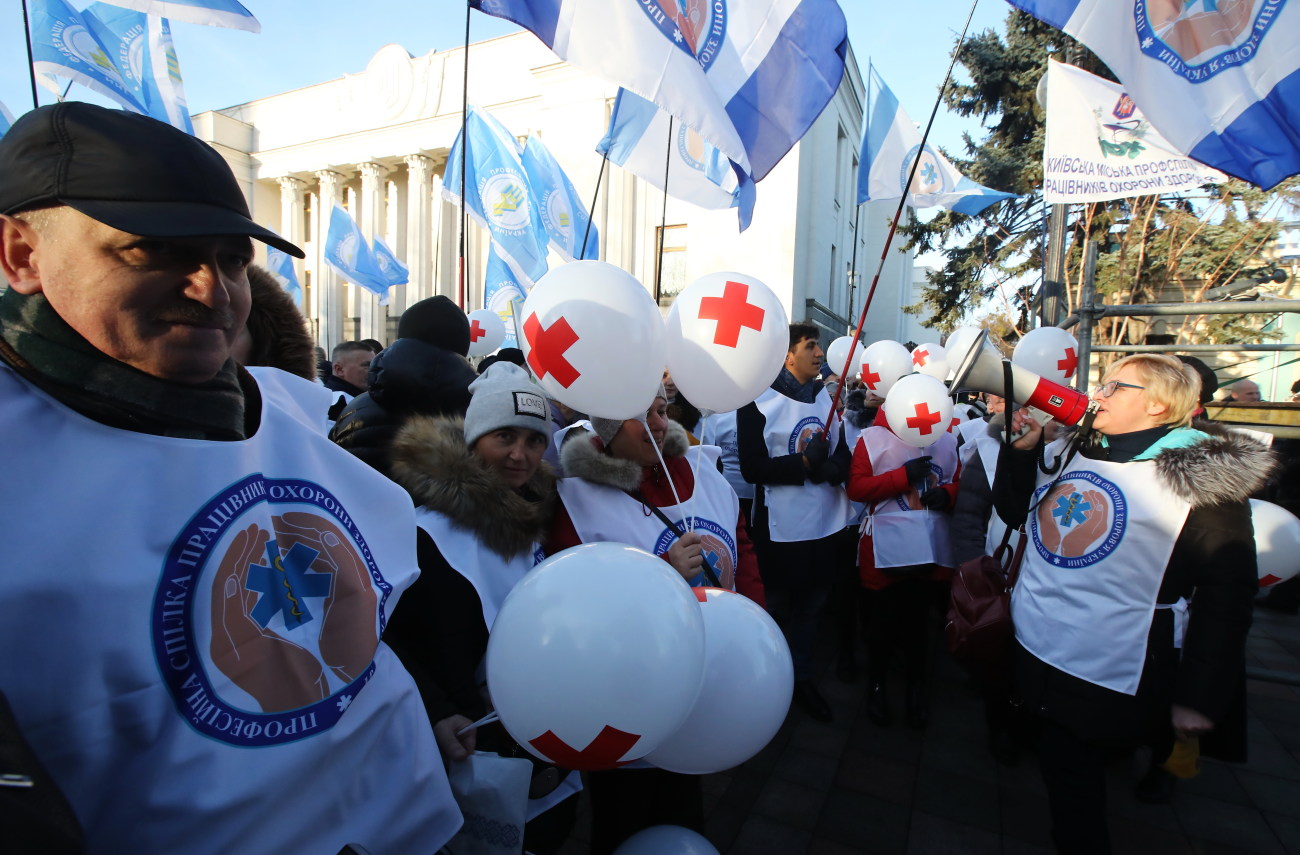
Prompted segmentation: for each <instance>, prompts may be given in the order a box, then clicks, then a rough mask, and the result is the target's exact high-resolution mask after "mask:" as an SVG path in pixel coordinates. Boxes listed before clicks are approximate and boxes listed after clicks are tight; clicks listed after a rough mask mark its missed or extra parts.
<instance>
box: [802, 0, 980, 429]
mask: <svg viewBox="0 0 1300 855" xmlns="http://www.w3.org/2000/svg"><path fill="white" fill-rule="evenodd" d="M978 3H979V0H971V4H970V12H969V13H968V14H967V15H966V25H965V26H964V27H962V29H961V37H960V38H959V39H957V46H956V47H954V48H953V51H952V59H951V61H949V63H948V73H947V74H945V75H944V77H943V85H942V86H940V87H939V97H938V98H935V99H934V108H933V109H932V110H930V120H929V121H928V122H926V123H925V133H923V134H921V145H920V147H919V148H917V156H916V158H915V159H914V160H913V161H912V168H911V169H910V170H908V174H907V183H906V184H905V185H903V186H904V191H903V195H902V197H901V198H900V199H899V200H898V208H897V209H896V210H895V211H894V219H893V220H891V221H890V223H889V234H887V235H886V236H885V245H884V247H883V248H882V249H881V250H880V261H879V262H878V263H877V264H876V272H875V275H873V276H872V277H871V290H869V291H868V292H867V300H866V302H865V303H863V304H862V313H861V314H860V315H858V327H857V329H856V330H854V332H853V341H852V342H850V343H849V355H848V358H847V359H845V361H844V371H848V370H849V362H850V361H851V360H852V359H853V351H854V350H856V349H857V346H858V340H859V339H861V338H862V325H863V324H865V323H866V322H867V310H868V309H870V308H871V301H872V299H874V298H875V296H876V286H877V285H879V284H880V273H881V271H882V270H884V269H885V259H886V258H887V257H888V256H889V246H890V244H892V243H893V242H894V232H896V231H898V221H899V219H901V218H902V216H903V209H904V208H905V207H907V197H908V194H909V193H910V192H911V189H912V181H913V180H915V178H916V170H917V167H919V166H920V165H921V155H922V154H923V153H924V152H925V143H926V141H927V140H928V139H929V138H930V129H931V128H933V127H934V118H935V116H937V115H938V114H939V105H940V104H942V103H943V95H944V93H945V92H947V91H948V83H949V81H951V80H952V70H953V68H955V67H956V66H957V57H958V56H959V55H960V54H961V46H962V44H964V43H965V41H966V32H967V30H969V29H970V22H971V20H972V19H973V18H974V17H975V6H976V5H977V4H978ZM867 85H868V87H870V82H868V84H867ZM840 378H841V382H840V385H839V387H838V388H837V389H836V390H835V397H834V398H832V399H831V410H830V412H829V413H827V414H826V421H825V424H826V425H827V427H828V428H829V426H830V423H831V418H832V417H833V416H834V415H835V412H836V411H837V410H838V409H839V405H840V395H842V394H843V393H844V386H845V385H846V384H845V383H844V382H843V378H844V374H840Z"/></svg>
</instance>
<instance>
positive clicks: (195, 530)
mask: <svg viewBox="0 0 1300 855" xmlns="http://www.w3.org/2000/svg"><path fill="white" fill-rule="evenodd" d="M259 377H260V378H261V379H259V380H258V385H259V388H260V389H261V391H262V415H261V424H260V425H259V427H258V430H257V433H256V434H255V435H254V436H253V437H250V438H249V439H247V440H243V441H240V442H209V441H200V440H188V439H177V438H171V437H160V436H150V435H146V434H140V433H134V432H131V431H125V430H118V429H115V428H111V427H107V426H105V425H101V424H99V423H97V422H94V421H92V420H90V419H87V418H85V417H83V416H81V415H79V414H77V413H75V412H73V411H72V410H69V409H67V408H66V407H64V406H63V405H62V404H60V403H58V402H56V401H54V400H53V399H51V398H49V397H48V396H46V395H45V394H44V393H43V392H41V391H39V390H37V389H35V388H33V387H32V386H30V385H29V384H27V383H26V382H24V381H22V380H21V379H19V378H18V377H17V376H16V375H15V374H14V373H13V372H11V371H10V370H9V369H8V368H0V436H3V437H4V442H5V450H4V455H5V485H6V489H5V491H4V493H3V498H2V499H0V537H2V538H3V542H4V544H5V553H6V554H5V564H6V568H7V569H8V570H9V571H10V572H5V573H2V574H0V609H3V613H2V614H0V686H3V688H4V691H5V692H6V693H7V694H8V696H9V699H10V702H11V703H12V704H13V708H14V710H15V712H16V713H17V716H18V719H19V721H20V723H21V725H22V727H23V730H24V732H25V734H26V736H27V738H28V739H29V740H30V741H31V743H32V745H33V746H34V747H35V749H36V752H37V754H38V755H39V756H40V758H41V760H42V761H43V762H44V764H45V765H46V766H47V767H48V768H49V771H50V772H51V773H52V774H53V776H54V778H55V780H56V781H57V782H58V784H59V786H60V787H62V789H63V791H64V792H65V793H66V794H67V796H68V799H69V801H70V802H71V803H72V806H73V808H74V809H75V811H76V813H77V816H78V818H79V819H80V820H81V823H82V825H83V826H84V827H85V830H86V839H87V841H89V844H90V849H91V851H92V852H96V853H118V852H185V853H187V855H189V853H197V855H203V853H229V852H250V853H279V852H285V853H288V852H331V853H332V852H337V851H339V850H340V849H341V848H342V847H343V846H344V845H347V844H355V845H356V846H357V847H358V848H362V847H364V849H365V850H366V851H369V852H374V853H390V852H391V853H427V852H431V851H434V850H436V849H437V848H438V847H439V846H440V845H441V844H442V843H443V842H445V841H446V840H448V839H449V838H450V837H451V836H452V834H453V833H454V832H455V831H456V829H457V828H458V827H459V825H460V823H461V817H460V813H459V811H458V810H457V808H456V804H455V801H454V800H453V798H452V795H451V791H450V789H449V787H448V785H447V778H446V774H445V773H444V771H443V766H442V761H441V759H440V757H439V755H438V749H437V745H436V744H435V742H434V740H433V733H432V730H431V728H430V726H429V721H428V717H427V715H426V714H425V712H424V709H423V704H422V702H421V700H420V695H419V692H418V691H417V689H416V686H415V683H414V682H413V681H412V679H411V677H410V675H409V674H408V673H407V672H406V670H405V669H404V668H403V667H402V666H401V663H400V662H398V660H397V657H396V656H395V655H394V654H393V653H392V651H390V650H389V649H388V647H387V646H386V645H384V644H382V643H380V641H379V637H380V634H381V633H382V631H383V628H384V625H385V623H386V622H387V616H388V615H389V614H391V612H392V610H393V608H394V606H395V605H396V603H397V599H398V596H399V595H400V593H401V592H402V591H403V590H405V588H406V587H407V586H408V585H409V584H410V582H411V581H412V579H413V578H414V576H415V572H416V561H415V526H414V522H415V520H414V513H413V510H412V508H411V503H410V499H409V498H408V497H407V496H406V495H405V493H404V491H402V490H401V489H400V488H399V487H397V485H395V484H393V483H391V482H390V481H388V480H387V479H386V478H383V477H382V476H380V475H378V473H376V472H374V471H373V470H371V469H370V467H368V466H367V465H365V464H364V463H362V462H361V461H359V460H357V459H355V458H354V457H352V456H351V455H349V454H347V453H344V452H342V451H341V450H340V449H339V448H337V447H336V446H335V445H333V444H332V443H331V442H330V441H329V440H327V439H326V438H325V437H323V436H321V435H320V432H319V411H318V409H317V403H316V402H317V401H318V400H319V399H318V398H315V397H309V398H308V399H306V400H305V401H301V402H300V401H294V400H287V401H286V400H283V397H284V395H285V394H286V393H289V394H292V391H291V390H294V389H298V388H300V385H301V384H304V383H307V382H308V381H304V380H302V379H300V378H294V377H290V376H289V375H285V374H282V373H280V372H259ZM308 385H310V384H308ZM19 568H21V572H13V571H15V570H18V569H19Z"/></svg>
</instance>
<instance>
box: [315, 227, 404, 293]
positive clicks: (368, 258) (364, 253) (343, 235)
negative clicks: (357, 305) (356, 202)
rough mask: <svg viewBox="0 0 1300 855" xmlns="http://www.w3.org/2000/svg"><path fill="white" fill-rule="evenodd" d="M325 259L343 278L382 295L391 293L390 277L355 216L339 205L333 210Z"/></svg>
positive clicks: (327, 236)
mask: <svg viewBox="0 0 1300 855" xmlns="http://www.w3.org/2000/svg"><path fill="white" fill-rule="evenodd" d="M325 261H326V262H328V263H329V265H330V267H333V268H334V269H335V270H337V271H338V272H339V273H341V274H343V278H345V279H347V280H348V281H349V282H351V283H353V284H354V285H360V286H361V287H362V288H365V289H366V290H368V291H374V292H375V293H376V294H378V295H379V296H381V297H384V296H387V294H388V287H389V285H388V280H387V279H386V278H385V276H384V273H383V271H382V270H381V269H380V267H379V262H377V261H376V260H375V256H374V253H372V252H371V251H370V244H368V243H367V242H366V238H365V235H363V234H361V227H360V226H358V225H357V221H356V220H354V219H352V215H351V214H349V213H348V212H347V211H345V210H343V206H341V205H335V206H334V210H333V211H331V212H330V228H329V232H328V233H327V234H326V235H325Z"/></svg>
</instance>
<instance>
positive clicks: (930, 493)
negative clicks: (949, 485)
mask: <svg viewBox="0 0 1300 855" xmlns="http://www.w3.org/2000/svg"><path fill="white" fill-rule="evenodd" d="M921 504H923V505H925V506H926V507H927V508H929V509H930V510H932V511H942V510H944V509H946V508H947V507H948V505H950V504H952V499H950V498H948V491H947V490H945V489H944V488H942V487H931V488H930V489H928V490H926V491H925V492H924V493H922V494H921Z"/></svg>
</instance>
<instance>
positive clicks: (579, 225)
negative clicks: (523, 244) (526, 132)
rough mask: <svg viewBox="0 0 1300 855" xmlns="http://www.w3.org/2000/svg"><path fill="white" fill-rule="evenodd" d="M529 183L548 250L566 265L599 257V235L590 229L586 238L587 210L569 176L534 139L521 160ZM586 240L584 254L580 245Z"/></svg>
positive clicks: (594, 229) (544, 147) (540, 142)
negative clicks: (548, 242) (567, 262)
mask: <svg viewBox="0 0 1300 855" xmlns="http://www.w3.org/2000/svg"><path fill="white" fill-rule="evenodd" d="M520 160H521V162H522V163H523V165H524V173H525V174H526V175H527V176H528V183H529V184H531V185H532V188H533V192H534V193H535V194H536V195H537V208H538V211H540V213H541V215H542V225H543V226H545V227H546V235H547V237H548V238H549V239H550V241H551V246H553V247H555V249H556V250H557V251H558V252H559V253H560V255H562V256H564V258H565V260H566V261H577V260H579V258H599V257H600V232H599V231H597V229H596V228H595V226H592V228H591V233H590V234H589V235H588V234H587V225H588V223H589V222H590V221H589V220H588V219H587V207H586V205H584V204H583V202H582V200H581V199H579V198H578V191H576V190H574V189H573V184H572V183H570V181H569V176H567V175H565V174H564V170H563V169H561V168H560V164H558V163H556V162H555V158H554V157H552V156H551V153H550V151H548V150H547V148H546V146H544V145H542V141H541V140H540V139H538V138H537V137H534V136H530V137H529V138H528V142H527V143H526V144H525V145H524V153H523V154H522V155H521V156H520ZM584 235H585V236H586V239H587V245H586V251H585V252H584V251H583V246H582V241H583V237H584Z"/></svg>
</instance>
